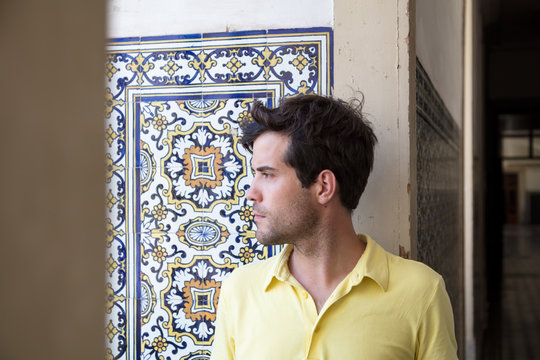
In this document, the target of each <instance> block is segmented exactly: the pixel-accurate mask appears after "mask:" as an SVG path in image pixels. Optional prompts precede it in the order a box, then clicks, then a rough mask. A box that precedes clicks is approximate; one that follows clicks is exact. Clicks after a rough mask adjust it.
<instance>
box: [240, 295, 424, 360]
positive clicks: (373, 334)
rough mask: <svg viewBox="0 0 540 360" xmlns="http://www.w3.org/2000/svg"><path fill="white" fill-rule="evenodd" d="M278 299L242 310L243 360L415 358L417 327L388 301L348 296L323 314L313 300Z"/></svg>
mask: <svg viewBox="0 0 540 360" xmlns="http://www.w3.org/2000/svg"><path fill="white" fill-rule="evenodd" d="M274 295H275V294H274ZM277 295H278V296H276V297H275V298H271V299H265V301H260V302H259V301H253V302H251V303H250V304H249V305H247V306H246V307H245V308H244V309H242V315H241V316H240V322H239V324H238V325H239V326H238V333H237V336H236V338H235V352H236V355H237V357H236V358H237V359H252V358H254V357H255V358H257V359H280V360H281V359H292V360H294V359H319V360H322V359H340V360H344V359H370V360H373V359H375V360H376V359H389V358H391V359H413V358H414V352H415V346H416V334H415V331H416V329H415V327H414V325H413V324H412V322H411V321H410V319H407V318H406V317H403V316H398V315H396V314H395V313H394V312H393V311H392V310H391V308H386V307H385V304H384V301H381V306H379V307H378V306H373V304H371V305H370V306H364V307H363V306H362V305H363V304H362V301H361V300H359V299H356V298H355V297H354V296H350V297H348V298H347V297H345V298H343V299H340V300H338V301H336V302H335V303H333V304H332V305H330V306H328V307H327V308H326V310H324V311H323V312H322V313H321V314H320V315H319V314H317V312H316V308H315V304H314V303H313V300H312V299H311V298H310V297H309V296H308V297H306V296H303V294H297V295H299V296H293V297H291V296H287V295H286V294H277ZM266 296H270V297H272V296H273V294H267V295H266Z"/></svg>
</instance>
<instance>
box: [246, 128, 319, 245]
mask: <svg viewBox="0 0 540 360" xmlns="http://www.w3.org/2000/svg"><path fill="white" fill-rule="evenodd" d="M289 141H290V140H289V137H288V136H286V135H282V134H280V133H276V132H266V133H263V134H262V135H261V136H259V137H258V138H257V140H255V143H254V144H253V159H252V167H253V169H254V171H255V177H254V179H253V182H252V183H251V187H250V189H249V190H248V193H247V199H248V200H250V201H253V212H254V214H255V223H256V224H257V240H258V241H259V242H260V243H262V244H264V245H277V244H285V243H291V244H294V243H296V242H297V241H298V240H299V239H301V238H303V237H307V236H310V234H312V232H313V231H314V229H315V227H316V225H317V224H318V222H319V215H318V213H317V211H316V207H315V202H314V197H313V194H312V191H311V190H310V189H311V188H308V189H306V188H302V185H301V183H300V181H299V180H298V178H297V177H296V173H295V170H294V169H293V168H292V167H291V166H289V165H287V164H286V163H285V162H284V158H285V153H286V151H287V149H288V147H289Z"/></svg>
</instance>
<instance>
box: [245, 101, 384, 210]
mask: <svg viewBox="0 0 540 360" xmlns="http://www.w3.org/2000/svg"><path fill="white" fill-rule="evenodd" d="M362 105H363V102H362V101H360V100H357V99H355V100H353V101H351V102H350V103H346V102H344V101H342V100H339V99H333V98H330V97H324V96H319V95H297V96H293V97H290V98H287V99H285V100H284V101H282V102H281V104H280V106H279V107H277V108H275V109H270V108H267V107H265V106H264V105H263V104H262V103H261V102H255V103H254V105H253V107H252V109H251V117H252V119H251V120H249V121H245V122H243V123H242V124H241V127H242V131H243V136H242V140H241V141H242V144H243V145H244V147H245V148H246V149H248V150H249V151H253V143H254V142H255V140H256V139H257V138H258V137H259V136H260V135H261V134H263V133H265V132H267V131H275V132H280V133H284V134H286V135H288V136H289V137H290V139H291V142H290V145H289V149H288V150H287V153H286V154H285V159H283V160H284V161H285V163H287V164H289V165H290V166H292V167H293V168H294V169H295V171H296V176H297V177H298V179H299V180H300V182H301V183H302V186H303V187H306V188H307V187H309V186H310V185H311V184H313V183H314V182H315V180H316V178H317V176H318V175H319V174H320V172H321V171H323V170H325V169H328V170H330V171H332V172H333V173H334V175H335V176H336V179H337V181H338V184H339V196H340V199H341V202H342V203H343V205H344V206H345V207H346V208H348V209H350V210H352V209H355V208H356V207H357V206H358V202H359V201H360V196H361V195H362V193H363V192H364V189H365V187H366V184H367V179H368V177H369V174H370V172H371V170H372V168H373V148H374V146H375V143H376V142H377V138H376V136H375V134H374V133H373V130H372V129H371V126H370V124H369V123H368V122H367V121H366V119H365V118H364V115H363V114H362V112H361V110H362Z"/></svg>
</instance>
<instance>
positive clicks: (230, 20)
mask: <svg viewBox="0 0 540 360" xmlns="http://www.w3.org/2000/svg"><path fill="white" fill-rule="evenodd" d="M107 23H108V26H107V37H109V38H116V37H129V36H152V35H180V34H196V33H208V32H224V31H238V30H265V29H282V28H302V27H317V26H330V27H331V26H333V1H332V0H294V1H290V0H271V1H261V0H253V1H245V0H228V1H223V0H198V1H186V0H161V1H156V0H108V1H107Z"/></svg>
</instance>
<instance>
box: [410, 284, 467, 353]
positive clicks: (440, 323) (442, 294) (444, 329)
mask: <svg viewBox="0 0 540 360" xmlns="http://www.w3.org/2000/svg"><path fill="white" fill-rule="evenodd" d="M416 358H417V359H419V360H423V359H441V360H447V359H448V360H454V359H457V344H456V336H455V332H454V315H453V313H452V305H451V304H450V299H449V298H448V293H447V292H446V288H445V286H444V280H443V279H442V278H441V277H439V279H438V281H437V284H436V286H435V290H434V293H433V295H432V297H431V300H430V302H429V303H428V305H427V308H426V311H425V314H424V316H423V318H422V320H421V323H420V328H419V331H418V347H417V356H416Z"/></svg>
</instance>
